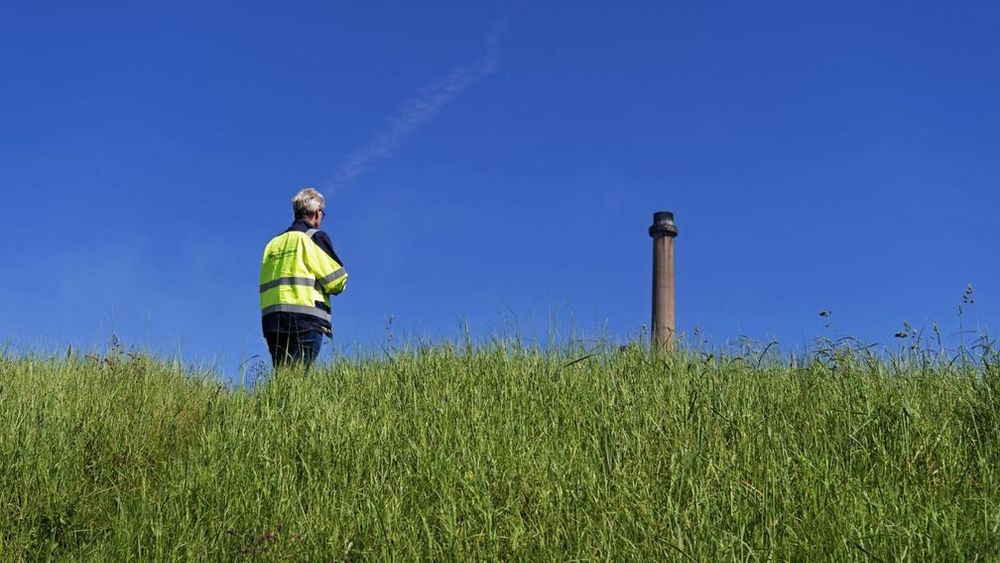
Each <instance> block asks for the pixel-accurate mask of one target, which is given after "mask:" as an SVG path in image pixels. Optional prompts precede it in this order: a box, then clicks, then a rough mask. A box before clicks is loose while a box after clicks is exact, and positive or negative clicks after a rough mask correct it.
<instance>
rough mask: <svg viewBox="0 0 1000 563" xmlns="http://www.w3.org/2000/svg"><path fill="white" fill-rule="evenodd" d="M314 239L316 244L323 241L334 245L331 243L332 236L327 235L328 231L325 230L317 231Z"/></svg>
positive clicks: (313, 235) (313, 236)
mask: <svg viewBox="0 0 1000 563" xmlns="http://www.w3.org/2000/svg"><path fill="white" fill-rule="evenodd" d="M312 238H313V240H314V241H316V242H320V241H322V242H325V243H327V244H332V243H331V242H330V235H328V234H326V231H323V230H316V232H314V233H313V234H312Z"/></svg>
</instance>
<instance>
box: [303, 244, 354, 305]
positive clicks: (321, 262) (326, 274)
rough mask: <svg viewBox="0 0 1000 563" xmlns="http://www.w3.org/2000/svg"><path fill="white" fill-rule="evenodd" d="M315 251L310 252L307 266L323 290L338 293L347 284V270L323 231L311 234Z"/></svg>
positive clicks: (327, 292)
mask: <svg viewBox="0 0 1000 563" xmlns="http://www.w3.org/2000/svg"><path fill="white" fill-rule="evenodd" d="M312 241H313V242H314V243H316V244H315V247H314V250H315V252H310V253H309V256H310V262H312V263H311V264H309V268H310V269H311V270H312V272H313V274H314V275H315V276H316V279H317V280H318V281H319V284H320V285H321V286H323V292H324V293H326V294H328V295H338V294H339V293H340V292H342V291H344V288H345V287H346V286H347V270H345V269H344V264H343V262H341V261H340V257H338V256H337V253H336V252H334V251H333V244H332V243H331V242H330V237H329V236H327V234H326V233H324V232H323V231H318V232H316V233H314V234H313V236H312Z"/></svg>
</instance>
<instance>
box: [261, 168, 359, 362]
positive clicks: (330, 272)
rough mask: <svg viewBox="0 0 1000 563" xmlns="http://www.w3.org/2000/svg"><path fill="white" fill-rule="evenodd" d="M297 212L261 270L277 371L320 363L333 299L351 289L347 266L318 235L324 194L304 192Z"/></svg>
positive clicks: (265, 322) (265, 325) (266, 328)
mask: <svg viewBox="0 0 1000 563" xmlns="http://www.w3.org/2000/svg"><path fill="white" fill-rule="evenodd" d="M292 208H293V210H294V212H295V222H294V223H292V226H291V227H289V228H288V229H287V230H286V231H285V232H283V233H281V234H280V235H278V236H276V237H274V238H273V239H271V241H270V242H269V243H268V244H267V246H266V247H265V249H264V258H263V260H262V261H261V270H260V308H261V328H262V330H263V332H264V338H265V339H266V340H267V347H268V351H269V352H270V354H271V361H272V363H273V365H274V367H275V368H277V367H279V366H283V365H286V364H288V363H291V362H303V363H305V364H306V365H307V366H308V365H310V364H312V363H313V362H314V361H315V360H316V357H317V356H318V355H319V351H320V347H321V346H322V343H323V335H324V334H325V335H328V336H331V335H332V325H331V323H330V321H331V311H330V295H338V294H340V293H341V292H342V291H343V290H344V287H345V286H346V284H347V272H346V271H345V270H344V266H343V261H341V259H340V258H339V257H338V256H337V253H336V252H334V250H333V244H332V243H331V242H330V237H329V236H327V235H326V233H324V232H323V231H321V230H319V228H320V225H321V223H322V221H323V218H324V217H325V216H326V210H325V201H324V199H323V195H322V194H320V193H319V192H317V191H316V190H314V189H312V188H306V189H303V190H302V191H300V192H299V193H298V194H296V196H295V198H294V199H293V200H292Z"/></svg>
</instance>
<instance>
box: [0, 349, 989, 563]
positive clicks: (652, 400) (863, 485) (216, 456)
mask: <svg viewBox="0 0 1000 563" xmlns="http://www.w3.org/2000/svg"><path fill="white" fill-rule="evenodd" d="M394 356H395V357H394V358H393V359H389V358H381V359H378V358H376V359H372V358H369V359H357V360H347V359H341V360H338V361H335V362H334V363H332V364H330V365H327V366H323V367H322V368H321V369H319V370H317V371H315V372H314V373H312V374H311V375H310V376H308V377H306V376H304V375H303V374H302V373H298V372H287V373H282V374H279V375H278V377H276V378H273V379H270V380H267V381H265V382H263V383H261V384H260V385H258V386H257V387H256V388H254V389H253V390H252V391H245V390H240V389H230V388H228V387H225V386H222V385H220V384H219V383H218V382H217V381H215V380H214V379H212V378H211V377H209V376H204V375H202V376H199V375H197V374H191V373H184V372H182V371H181V370H179V369H178V368H176V367H172V366H170V365H169V364H166V363H163V362H157V361H154V360H150V359H148V358H145V357H141V356H129V355H123V354H114V355H112V356H110V357H108V358H106V359H105V358H86V357H84V358H80V357H69V358H59V359H42V358H24V357H21V358H13V357H6V358H0V428H2V432H0V559H3V560H9V559H16V558H28V559H44V558H53V559H60V560H65V559H70V560H72V559H98V560H115V559H125V558H129V559H131V558H141V559H144V560H145V559H157V560H160V559H164V560H165V559H190V558H199V559H213V560H217V559H224V560H229V559H245V558H258V557H259V558H263V559H265V560H279V559H294V560H306V559H308V560H331V559H359V558H360V559H390V558H392V559H397V560H411V559H436V560H439V559H446V560H450V559H558V560H575V559H588V560H589V559H668V560H689V559H693V560H714V559H727V560H728V559H780V560H785V559H797V560H815V559H820V558H835V559H866V560H867V559H870V558H879V559H883V560H898V559H913V560H924V559H929V558H932V559H948V560H955V559H970V560H973V559H982V560H989V559H993V560H995V559H997V558H998V557H1000V540H998V538H1000V478H998V477H1000V474H998V471H1000V435H998V432H1000V410H998V409H1000V363H998V362H997V361H996V357H995V355H994V354H987V356H988V357H990V358H992V359H988V360H986V361H984V362H981V363H979V364H974V365H969V364H968V363H966V362H964V361H963V362H954V363H952V364H951V365H950V366H949V365H948V363H947V362H934V361H928V360H927V359H926V357H925V356H920V355H915V356H911V357H909V358H908V359H905V360H900V359H898V358H889V357H884V358H877V357H873V356H870V355H865V354H864V353H851V352H846V351H837V350H834V351H827V352H826V353H824V354H820V355H819V356H816V357H814V358H812V359H807V360H798V361H793V360H785V361H778V360H770V361H769V360H765V361H763V362H760V365H758V358H756V357H750V358H749V359H748V360H743V359H740V358H736V357H732V356H723V357H705V356H703V355H699V354H696V353H693V352H691V353H679V354H677V355H674V356H654V355H650V354H648V353H646V352H643V351H642V350H639V349H634V348H629V349H627V350H624V351H611V352H604V353H600V354H598V355H596V356H593V357H590V358H587V359H585V360H583V361H579V362H577V363H574V364H572V365H568V366H567V365H566V364H568V363H570V361H571V360H572V359H573V356H571V355H569V354H560V353H555V352H552V353H536V352H532V351H525V350H520V349H517V348H515V347H510V346H500V345H497V346H493V347H488V348H485V349H479V350H471V349H466V348H464V347H452V346H438V347H434V348H421V349H413V350H409V351H403V352H399V353H397V354H395V355H394ZM959 365H961V366H963V367H961V368H960V367H958V366H959Z"/></svg>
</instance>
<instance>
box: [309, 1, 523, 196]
mask: <svg viewBox="0 0 1000 563" xmlns="http://www.w3.org/2000/svg"><path fill="white" fill-rule="evenodd" d="M506 29H507V21H506V20H503V19H501V20H497V21H495V22H493V24H492V25H490V28H489V31H488V32H487V34H486V52H485V53H484V54H483V56H482V57H480V59H479V60H478V61H476V63H475V64H473V65H472V66H456V67H454V68H452V69H451V72H449V73H448V74H447V76H445V77H444V78H441V79H437V80H434V81H432V82H430V83H429V84H427V85H425V86H424V87H422V88H420V89H419V90H417V93H416V94H415V95H414V96H413V97H411V98H410V99H408V100H406V101H405V102H403V104H401V105H400V106H399V108H398V109H397V110H396V111H395V112H394V113H393V114H392V115H391V116H390V117H389V119H388V120H387V122H386V125H385V127H384V128H383V129H382V130H380V131H379V132H378V133H376V134H375V136H373V137H372V139H371V140H370V141H369V142H368V143H367V144H366V145H364V146H362V147H361V148H359V149H357V150H356V151H354V152H353V153H351V155H350V156H348V157H347V159H346V160H345V161H344V162H343V163H342V164H341V165H340V167H339V168H338V169H337V172H336V174H335V175H334V177H333V179H332V180H331V181H330V183H329V189H330V190H331V191H335V190H339V189H340V188H343V187H344V186H345V185H347V184H349V183H350V182H351V181H353V180H354V179H356V178H357V177H358V176H360V175H362V174H364V173H365V172H367V171H369V170H371V169H372V168H373V167H374V166H375V165H376V164H378V163H379V162H381V161H383V160H385V159H387V158H389V157H391V156H392V154H393V153H394V152H395V150H396V148H397V147H398V146H399V145H400V144H401V143H402V142H403V141H404V140H405V139H406V137H408V136H409V135H410V134H412V133H413V132H414V131H416V130H417V129H419V128H420V127H421V126H422V125H423V124H425V123H427V122H428V121H429V120H430V119H431V118H432V117H434V116H435V115H436V114H437V113H438V112H439V111H441V108H443V107H444V106H445V105H446V104H447V103H448V102H450V101H452V100H454V99H455V98H456V97H458V95H459V94H461V93H462V92H464V91H465V90H466V89H468V88H469V87H470V86H472V85H473V84H475V83H476V82H478V81H479V80H481V79H483V78H484V77H486V76H489V75H491V74H493V73H494V72H496V71H497V70H498V69H499V68H500V40H501V38H502V37H503V34H504V32H505V31H506Z"/></svg>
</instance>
